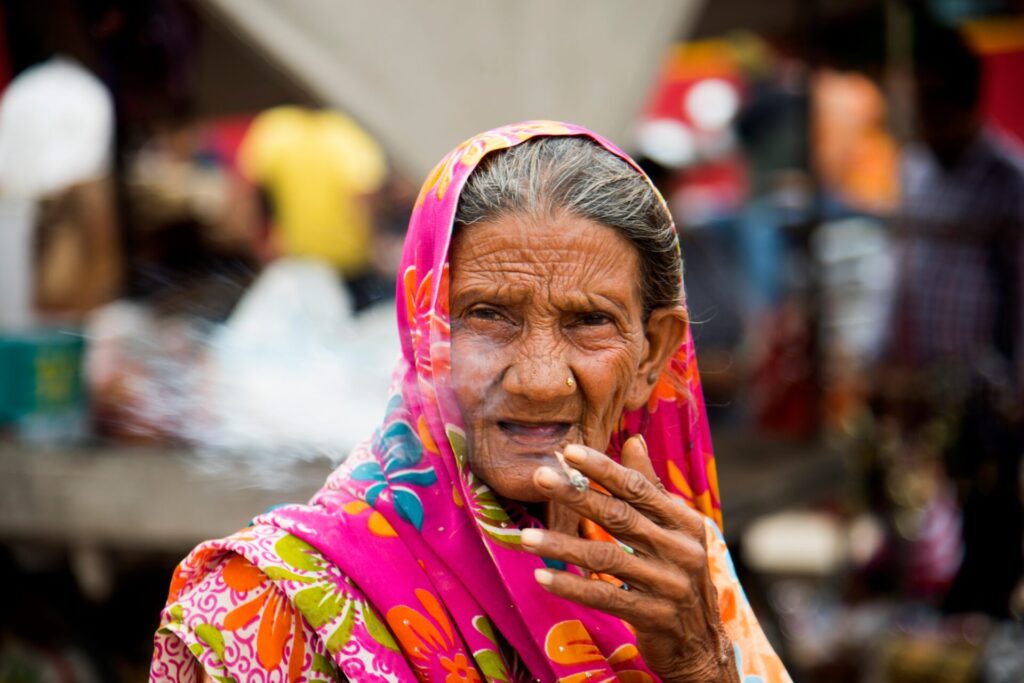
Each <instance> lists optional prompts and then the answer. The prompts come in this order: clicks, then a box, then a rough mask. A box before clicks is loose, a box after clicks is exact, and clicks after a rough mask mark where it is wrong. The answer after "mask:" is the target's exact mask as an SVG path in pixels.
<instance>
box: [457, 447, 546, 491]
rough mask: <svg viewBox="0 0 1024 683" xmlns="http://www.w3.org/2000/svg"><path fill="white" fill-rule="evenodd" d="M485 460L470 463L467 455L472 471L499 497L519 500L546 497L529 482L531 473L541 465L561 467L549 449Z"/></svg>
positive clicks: (471, 460)
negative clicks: (549, 452) (501, 458)
mask: <svg viewBox="0 0 1024 683" xmlns="http://www.w3.org/2000/svg"><path fill="white" fill-rule="evenodd" d="M488 460H489V462H487V463H483V462H479V461H478V462H477V463H475V464H474V461H473V459H472V457H471V459H470V466H471V467H472V469H473V473H474V474H475V475H476V476H478V477H479V478H480V479H481V480H482V481H483V482H484V483H485V484H487V486H488V487H490V489H491V490H492V491H494V492H495V493H496V494H498V495H499V496H501V497H502V498H505V499H507V500H515V501H518V502H520V503H542V502H545V501H547V497H546V496H545V495H544V494H543V493H542V492H541V490H540V489H539V488H538V487H537V485H536V484H535V483H534V482H533V474H534V472H536V471H537V469H538V468H540V467H543V466H547V467H553V468H555V469H560V467H561V466H560V465H559V463H558V459H557V458H555V455H554V452H553V451H552V453H551V454H547V453H529V454H517V457H513V458H507V459H505V460H499V461H497V462H495V460H493V459H488Z"/></svg>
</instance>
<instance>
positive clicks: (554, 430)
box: [498, 420, 572, 446]
mask: <svg viewBox="0 0 1024 683" xmlns="http://www.w3.org/2000/svg"><path fill="white" fill-rule="evenodd" d="M571 426H572V424H571V423H569V422H524V421H518V420H499V421H498V427H499V428H500V429H501V431H502V432H504V433H505V434H506V435H507V436H508V437H509V438H510V439H511V440H512V441H516V442H518V443H521V444H523V445H530V446H533V445H537V446H543V445H551V444H556V445H557V444H558V443H559V442H560V441H561V440H562V439H563V438H564V437H565V435H566V434H568V433H569V429H570V427H571Z"/></svg>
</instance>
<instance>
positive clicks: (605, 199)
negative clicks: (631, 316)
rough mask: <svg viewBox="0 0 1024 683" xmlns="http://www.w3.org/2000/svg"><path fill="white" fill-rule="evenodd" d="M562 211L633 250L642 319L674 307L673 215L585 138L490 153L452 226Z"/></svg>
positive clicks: (678, 283)
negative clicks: (612, 233)
mask: <svg viewBox="0 0 1024 683" xmlns="http://www.w3.org/2000/svg"><path fill="white" fill-rule="evenodd" d="M562 211H565V212H568V213H570V214H572V215H574V216H580V217H582V218H587V219H590V220H593V221H596V222H598V223H602V224H604V225H607V226H609V227H611V228H614V229H615V230H617V231H618V232H619V233H620V234H621V235H622V236H623V237H625V238H626V240H628V241H629V243H630V244H632V245H633V247H634V248H635V249H636V250H637V253H638V254H639V256H640V278H641V293H642V296H643V304H644V317H645V318H646V317H647V315H649V314H650V312H651V311H653V310H654V309H656V308H660V307H662V306H674V305H676V304H678V303H679V301H680V298H681V295H682V292H681V287H682V277H681V275H682V259H681V257H680V255H679V248H678V246H677V241H676V233H675V230H674V229H673V227H672V217H671V216H670V215H669V213H668V211H667V210H666V209H665V207H664V205H663V204H662V202H661V200H660V199H659V198H658V196H657V194H656V193H655V192H654V190H653V189H652V188H651V186H650V185H649V184H648V182H647V180H646V179H645V178H644V177H643V176H642V175H641V174H640V173H639V172H638V171H637V170H636V169H635V168H633V167H632V166H630V165H629V164H628V163H626V162H625V161H623V160H622V159H620V158H619V157H617V156H616V155H614V154H612V153H611V152H609V151H608V150H606V149H604V148H603V147H601V146H600V145H598V144H597V143H596V142H594V141H592V140H589V139H587V138H583V137H540V138H534V139H533V140H528V141H526V142H524V143H522V144H520V145H516V146H515V147H510V148H508V149H504V150H500V151H498V152H494V153H492V154H490V155H488V156H487V157H486V158H484V160H483V161H481V162H480V164H479V165H478V166H477V167H476V168H475V169H474V170H473V173H472V174H471V175H470V176H469V179H468V180H467V181H466V186H465V188H464V189H463V190H462V193H461V195H460V197H459V205H458V208H457V210H456V212H455V225H456V228H458V227H460V226H467V225H472V224H474V223H483V222H487V221H492V220H496V219H498V218H500V217H502V216H506V215H511V214H526V215H530V216H552V215H555V214H558V213H559V212H562Z"/></svg>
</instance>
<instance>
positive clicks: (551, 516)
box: [541, 503, 580, 536]
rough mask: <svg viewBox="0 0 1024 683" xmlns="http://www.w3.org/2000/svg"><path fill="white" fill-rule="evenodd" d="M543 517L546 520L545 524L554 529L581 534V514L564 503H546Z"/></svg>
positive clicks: (575, 534) (570, 533)
mask: <svg viewBox="0 0 1024 683" xmlns="http://www.w3.org/2000/svg"><path fill="white" fill-rule="evenodd" d="M541 519H543V520H544V526H546V527H547V528H548V529H550V530H552V531H561V532H562V533H563V534H569V535H570V536H579V535H580V516H579V515H578V514H576V513H575V512H574V511H572V510H570V509H569V508H567V507H565V506H563V505H559V504H557V503H546V504H545V505H544V514H543V516H541Z"/></svg>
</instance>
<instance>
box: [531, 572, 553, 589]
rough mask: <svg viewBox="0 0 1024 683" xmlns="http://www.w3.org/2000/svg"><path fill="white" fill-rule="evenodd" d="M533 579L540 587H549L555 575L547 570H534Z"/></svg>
mask: <svg viewBox="0 0 1024 683" xmlns="http://www.w3.org/2000/svg"><path fill="white" fill-rule="evenodd" d="M533 578H534V580H535V581H536V582H537V583H539V584H540V585H542V586H550V585H551V584H552V583H553V582H554V580H555V575H554V574H552V573H551V572H550V571H548V570H547V569H534V570H533Z"/></svg>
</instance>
